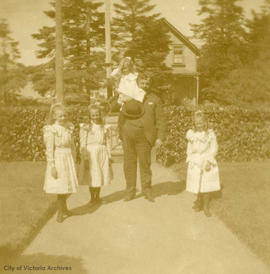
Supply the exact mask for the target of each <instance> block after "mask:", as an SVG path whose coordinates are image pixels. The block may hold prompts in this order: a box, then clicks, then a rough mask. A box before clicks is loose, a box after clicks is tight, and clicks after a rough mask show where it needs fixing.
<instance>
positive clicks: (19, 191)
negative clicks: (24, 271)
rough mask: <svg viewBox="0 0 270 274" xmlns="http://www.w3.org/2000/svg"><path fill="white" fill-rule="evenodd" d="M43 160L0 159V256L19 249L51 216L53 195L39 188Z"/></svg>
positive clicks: (13, 252)
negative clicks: (15, 160)
mask: <svg viewBox="0 0 270 274" xmlns="http://www.w3.org/2000/svg"><path fill="white" fill-rule="evenodd" d="M44 173H45V163H44V162H11V163H3V162H1V163H0V174H1V176H0V219H1V223H0V235H1V237H0V256H1V255H2V254H5V255H7V254H11V255H13V254H16V253H20V252H21V251H22V250H23V249H24V247H26V245H27V244H28V243H29V242H30V241H31V239H33V237H34V236H35V235H36V233H37V232H38V230H39V229H40V228H41V227H42V225H43V224H44V223H45V222H46V221H47V220H48V218H49V217H50V216H52V214H53V212H54V209H55V197H54V196H53V195H52V196H51V195H46V194H45V193H44V192H43V189H42V188H43V180H44Z"/></svg>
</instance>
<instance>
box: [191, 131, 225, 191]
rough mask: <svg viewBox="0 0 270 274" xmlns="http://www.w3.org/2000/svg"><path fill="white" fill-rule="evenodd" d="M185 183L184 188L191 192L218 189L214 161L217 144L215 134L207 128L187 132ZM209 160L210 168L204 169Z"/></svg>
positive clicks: (218, 183) (217, 177) (217, 172)
mask: <svg viewBox="0 0 270 274" xmlns="http://www.w3.org/2000/svg"><path fill="white" fill-rule="evenodd" d="M186 137H187V140H188V147H187V159H186V162H187V163H188V171H187V184H186V190H187V191H189V192H192V193H200V192H212V191H218V190H220V180H219V170H218V165H217V161H216V158H215V157H216V154H217V150H218V145H217V141H216V135H215V133H214V131H213V130H211V129H209V130H207V131H203V132H195V131H193V130H189V131H188V132H187V135H186ZM207 162H210V164H211V169H210V170H209V171H206V170H205V166H206V163H207Z"/></svg>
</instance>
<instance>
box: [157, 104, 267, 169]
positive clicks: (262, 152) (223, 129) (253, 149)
mask: <svg viewBox="0 0 270 274" xmlns="http://www.w3.org/2000/svg"><path fill="white" fill-rule="evenodd" d="M204 111H205V113H206V115H207V117H208V123H209V127H211V128H212V129H214V131H215V133H216V135H217V140H218V145H219V151H218V155H217V159H218V160H222V161H250V160H259V159H266V158H270V152H269V141H270V132H269V122H270V112H259V111H255V110H245V109H240V108H236V107H226V108H218V107H214V108H211V109H209V107H207V108H205V109H204ZM192 113H193V111H192V110H188V109H187V108H185V107H181V106H170V107H168V108H166V116H167V119H168V128H167V129H168V134H167V138H166V140H165V142H164V144H163V146H162V147H161V148H160V149H159V150H158V152H157V157H158V159H159V160H160V161H161V162H162V163H163V164H164V165H170V164H172V163H179V162H182V161H185V158H186V146H187V141H186V138H185V136H186V132H187V130H188V129H189V128H191V127H192Z"/></svg>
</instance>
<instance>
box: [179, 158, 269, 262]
mask: <svg viewBox="0 0 270 274" xmlns="http://www.w3.org/2000/svg"><path fill="white" fill-rule="evenodd" d="M219 168H220V178H221V183H222V185H223V189H222V192H221V195H220V194H218V193H217V194H218V195H215V198H217V199H214V200H213V201H212V205H211V207H212V212H213V213H214V214H215V215H216V216H218V218H220V219H221V220H222V221H223V223H224V224H225V225H226V226H227V227H228V228H229V229H230V230H231V231H232V232H233V233H235V234H236V235H237V237H238V238H239V239H240V241H241V242H242V243H244V244H245V245H246V246H247V247H249V248H250V250H251V251H252V252H253V253H255V254H256V255H257V256H258V257H259V258H260V259H261V260H262V261H264V263H266V264H267V265H268V266H269V267H270V160H266V161H254V162H244V163H220V164H219ZM174 169H176V170H177V171H178V172H181V173H185V167H184V166H183V165H181V166H180V165H178V166H176V167H174Z"/></svg>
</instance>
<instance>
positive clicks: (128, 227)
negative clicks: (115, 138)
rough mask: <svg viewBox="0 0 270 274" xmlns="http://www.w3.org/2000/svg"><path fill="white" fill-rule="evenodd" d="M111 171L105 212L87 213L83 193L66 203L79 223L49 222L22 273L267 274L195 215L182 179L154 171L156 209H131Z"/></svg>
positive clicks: (221, 229)
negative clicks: (38, 268)
mask: <svg viewBox="0 0 270 274" xmlns="http://www.w3.org/2000/svg"><path fill="white" fill-rule="evenodd" d="M114 171H115V178H117V179H115V180H114V182H113V185H111V186H109V187H106V188H103V190H102V196H103V197H104V198H105V200H106V201H107V204H105V205H102V206H100V207H98V208H97V207H96V208H92V209H91V210H90V211H89V210H87V208H86V207H85V206H84V205H85V204H86V203H87V202H88V199H89V193H88V190H87V188H86V187H80V190H79V193H77V194H76V195H73V196H71V197H70V199H69V207H70V208H73V210H74V211H75V212H76V213H77V214H78V216H74V217H71V218H68V219H66V220H65V222H64V223H62V224H58V223H56V221H55V216H54V217H53V218H52V219H51V220H49V222H48V223H47V224H46V226H45V227H44V228H43V229H42V230H41V232H40V234H39V235H38V236H37V238H36V239H35V240H34V241H33V242H32V243H31V245H30V246H29V247H28V248H27V249H26V250H25V252H24V254H23V256H22V260H23V259H24V261H25V262H26V263H25V262H24V263H23V264H24V265H25V264H26V265H27V264H29V265H35V266H36V265H40V266H44V267H47V266H48V265H52V266H54V267H57V266H59V267H60V266H62V267H69V266H70V267H72V270H63V271H60V270H50V271H48V273H57V274H58V273H76V274H81V273H89V274H180V273H183V274H189V273H190V274H191V273H192V274H223V273H224V274H234V273H236V274H249V273H250V274H255V273H256V274H264V273H269V272H268V270H267V269H266V267H265V266H264V265H263V264H262V263H261V261H259V259H257V258H256V256H255V255H254V254H252V253H251V252H250V251H249V249H247V248H246V247H245V246H244V245H242V244H241V243H240V242H239V240H238V239H237V238H236V236H235V235H233V234H232V233H231V232H230V231H229V230H228V229H227V228H226V227H225V226H224V225H223V223H222V222H221V221H220V220H219V219H217V218H216V217H215V216H213V217H211V218H206V217H205V216H204V215H203V214H202V213H194V212H193V211H192V209H191V206H192V201H193V199H194V197H193V196H192V195H191V194H189V193H186V192H185V191H184V183H183V180H184V178H177V176H176V175H175V174H174V173H173V172H172V171H170V170H169V169H166V168H163V167H161V166H160V165H158V164H153V183H154V186H153V188H154V192H155V196H156V202H155V203H150V202H148V201H147V200H145V199H144V198H143V197H139V198H136V199H135V200H133V201H130V202H127V203H126V202H123V200H122V198H123V191H122V190H123V189H124V179H123V174H122V166H121V164H120V163H117V164H114ZM46 272H47V271H45V270H43V271H36V272H34V271H32V273H46Z"/></svg>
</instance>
